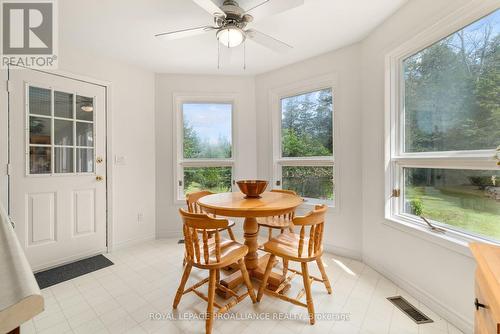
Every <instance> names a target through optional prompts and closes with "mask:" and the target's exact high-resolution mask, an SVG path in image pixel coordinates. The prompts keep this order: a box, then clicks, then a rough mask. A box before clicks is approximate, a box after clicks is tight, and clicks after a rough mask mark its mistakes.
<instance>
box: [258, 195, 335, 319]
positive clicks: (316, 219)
mask: <svg viewBox="0 0 500 334" xmlns="http://www.w3.org/2000/svg"><path fill="white" fill-rule="evenodd" d="M326 210H327V207H326V205H318V206H316V207H315V209H314V210H313V211H311V212H309V213H308V214H307V215H305V216H302V217H295V218H293V224H294V225H295V226H296V227H298V226H300V233H299V234H295V233H290V232H285V233H282V234H280V235H279V236H277V237H276V238H273V239H271V240H270V241H268V242H266V243H265V244H264V250H265V251H267V252H269V253H271V256H270V258H269V261H268V262H267V266H266V271H265V273H264V277H263V279H262V284H261V285H260V288H259V293H258V295H257V301H260V300H261V298H262V295H263V293H264V291H265V292H266V293H267V294H270V295H272V296H275V297H277V298H280V299H283V300H285V301H288V302H291V303H292V304H295V305H299V306H303V307H306V308H307V310H308V312H309V322H310V323H311V325H314V304H313V300H312V295H311V282H312V281H317V282H322V283H323V284H324V285H325V287H326V291H327V292H328V293H329V294H331V293H332V288H331V286H330V281H329V280H328V276H327V275H326V271H325V267H324V266H323V261H322V260H321V255H322V254H323V244H322V243H323V229H324V224H325V223H324V222H325V212H326ZM306 227H309V229H310V230H309V233H308V234H307V236H306ZM276 256H279V257H282V258H286V259H287V260H289V261H296V262H300V265H301V271H298V270H294V269H289V271H291V272H292V274H291V275H290V276H289V277H287V278H286V279H285V281H284V282H283V283H282V284H281V285H280V286H279V287H278V288H277V289H276V290H270V289H268V288H267V280H268V278H269V275H270V273H271V269H272V267H273V263H274V259H275V257H276ZM312 261H316V264H317V265H318V268H319V270H320V272H321V278H318V277H314V276H310V275H309V271H308V268H307V264H308V263H309V262H312ZM297 274H299V275H301V276H302V279H303V281H304V288H303V289H302V290H301V291H300V292H299V293H298V295H297V297H296V298H291V297H288V296H285V295H283V294H280V291H281V290H283V289H284V288H285V286H286V285H288V284H289V283H290V281H291V280H292V279H293V277H294V276H295V275H297ZM304 294H305V295H306V303H303V302H301V301H300V299H301V298H302V297H303V296H304Z"/></svg>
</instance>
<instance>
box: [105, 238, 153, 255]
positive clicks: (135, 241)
mask: <svg viewBox="0 0 500 334" xmlns="http://www.w3.org/2000/svg"><path fill="white" fill-rule="evenodd" d="M155 239H156V237H155V235H148V236H145V237H140V238H133V239H128V240H123V241H120V242H115V243H113V246H112V247H109V248H108V252H112V251H115V250H117V249H122V248H126V247H130V246H133V245H135V244H138V243H141V242H144V241H151V240H155Z"/></svg>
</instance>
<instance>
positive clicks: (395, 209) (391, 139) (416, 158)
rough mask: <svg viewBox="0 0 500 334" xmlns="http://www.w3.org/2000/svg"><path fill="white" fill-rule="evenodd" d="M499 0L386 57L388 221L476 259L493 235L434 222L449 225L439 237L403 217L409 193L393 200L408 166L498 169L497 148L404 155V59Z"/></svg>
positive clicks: (451, 18) (476, 5)
mask: <svg viewBox="0 0 500 334" xmlns="http://www.w3.org/2000/svg"><path fill="white" fill-rule="evenodd" d="M498 8H499V6H498V1H495V0H485V1H484V0H483V1H473V2H471V3H469V4H468V5H467V6H463V7H462V8H460V9H458V10H456V11H454V12H452V13H451V14H450V15H448V16H447V17H445V18H444V19H443V20H440V21H438V22H437V23H435V24H434V25H432V26H430V27H428V28H427V29H426V30H424V31H423V32H421V33H420V34H418V35H416V36H415V37H414V38H412V39H410V40H408V41H407V42H405V43H404V44H402V45H401V46H400V47H398V48H396V49H395V50H393V51H392V52H390V53H388V54H387V55H386V59H385V66H386V71H385V73H386V74H385V138H386V140H385V174H386V175H385V181H386V182H385V199H386V200H385V218H386V224H388V225H389V226H391V227H394V228H397V229H399V230H402V231H405V232H408V233H411V234H414V235H416V236H418V237H421V238H424V239H426V240H429V241H431V242H434V243H436V244H439V245H441V246H444V247H446V248H449V249H452V250H455V251H458V252H460V253H462V254H464V255H467V256H471V255H470V252H469V251H468V249H467V248H468V243H469V242H473V241H480V242H488V243H496V241H493V240H491V239H488V238H487V237H482V236H476V235H473V234H469V233H464V232H461V231H459V230H454V229H453V228H452V227H450V226H449V225H444V224H441V223H439V222H433V223H435V224H436V225H437V226H439V227H444V228H445V229H446V232H445V233H444V234H438V233H435V232H432V231H430V229H429V228H428V227H427V226H426V224H425V223H423V222H422V221H420V220H419V219H418V218H416V217H414V216H412V215H408V214H404V213H401V211H400V208H401V207H402V205H403V203H402V202H403V197H404V196H403V195H401V196H400V197H399V198H395V197H392V191H393V189H400V190H401V194H403V185H401V184H400V183H401V172H402V169H403V168H404V167H416V168H418V167H426V168H453V169H483V170H484V169H490V170H498V167H497V166H496V160H495V158H496V152H495V150H494V149H493V150H477V151H448V152H429V153H425V154H418V153H404V152H403V150H402V149H401V145H402V144H403V143H404V133H402V132H403V131H401V130H404V127H403V125H404V119H402V118H403V117H401V116H402V115H403V113H402V110H403V99H402V97H403V93H404V91H403V89H404V87H403V85H402V84H401V83H402V74H403V72H402V61H403V60H404V59H405V58H406V57H408V56H411V55H413V54H415V53H417V52H418V51H420V50H422V49H424V48H426V47H428V46H430V45H432V44H434V43H435V42H437V41H439V40H441V39H442V38H444V37H446V36H448V35H450V34H452V33H454V32H456V31H458V30H460V29H462V28H463V27H465V26H467V25H469V24H471V23H472V22H474V21H476V20H478V19H480V18H481V17H483V16H486V15H488V14H489V13H491V12H492V11H494V10H496V9H498Z"/></svg>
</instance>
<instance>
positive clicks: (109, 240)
mask: <svg viewBox="0 0 500 334" xmlns="http://www.w3.org/2000/svg"><path fill="white" fill-rule="evenodd" d="M14 66H15V65H8V69H7V70H2V81H3V82H2V85H0V87H1V86H5V89H2V90H3V93H2V95H3V96H5V97H6V102H5V103H2V105H1V106H0V119H2V118H5V117H6V119H7V120H8V122H7V126H6V130H7V133H8V135H7V136H8V137H7V143H6V144H4V143H2V141H1V138H0V144H1V145H2V146H0V148H1V149H2V151H3V149H4V147H3V146H4V145H6V151H7V152H8V155H7V164H9V163H10V119H9V112H10V110H9V109H10V104H9V93H8V87H7V80H9V75H10V71H11V70H12V69H11V67H14ZM16 67H21V66H16ZM24 70H30V71H37V72H41V73H45V74H49V75H55V76H59V77H62V78H66V79H70V80H76V81H81V82H84V83H88V84H92V85H97V86H101V87H103V88H104V96H105V101H104V106H105V119H106V125H105V128H106V135H105V141H106V176H105V178H106V249H107V253H110V252H111V251H112V249H113V232H114V231H113V161H114V160H113V158H112V157H113V146H112V126H111V124H112V112H111V111H112V105H111V96H112V95H111V94H112V84H111V82H109V81H105V80H100V79H95V78H92V77H89V76H85V75H80V74H75V73H73V72H68V71H64V70H51V71H44V70H39V69H27V68H21V69H19V71H24ZM4 72H6V74H7V75H6V76H7V78H6V80H4V74H3V73H4ZM2 110H3V112H2ZM0 161H2V157H1V156H0ZM5 172H6V173H5V174H6V175H7V178H6V182H7V185H2V181H1V179H0V185H1V186H2V187H0V189H1V188H3V187H4V186H6V187H7V194H6V196H7V212H8V213H9V214H10V191H9V187H10V183H11V182H10V176H8V171H7V170H6V171H5ZM0 191H1V190H0ZM1 198H2V196H0V199H1Z"/></svg>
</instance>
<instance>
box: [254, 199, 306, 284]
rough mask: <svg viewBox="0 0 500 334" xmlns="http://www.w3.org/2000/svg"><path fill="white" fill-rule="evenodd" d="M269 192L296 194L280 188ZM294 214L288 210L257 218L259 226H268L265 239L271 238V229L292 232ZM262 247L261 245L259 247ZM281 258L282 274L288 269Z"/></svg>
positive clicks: (284, 260) (286, 261)
mask: <svg viewBox="0 0 500 334" xmlns="http://www.w3.org/2000/svg"><path fill="white" fill-rule="evenodd" d="M271 192H275V193H284V194H290V195H294V196H298V195H297V193H296V192H295V191H293V190H282V189H273V190H271ZM294 215H295V212H290V213H287V214H284V215H281V216H271V217H262V218H257V224H258V225H259V228H260V227H267V228H268V235H267V240H268V241H269V240H271V239H272V237H273V230H280V233H283V232H285V230H286V229H288V230H289V231H290V232H292V233H293V222H292V220H293V216H294ZM261 249H262V247H261ZM282 260H283V275H286V274H287V271H288V260H286V259H282Z"/></svg>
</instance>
